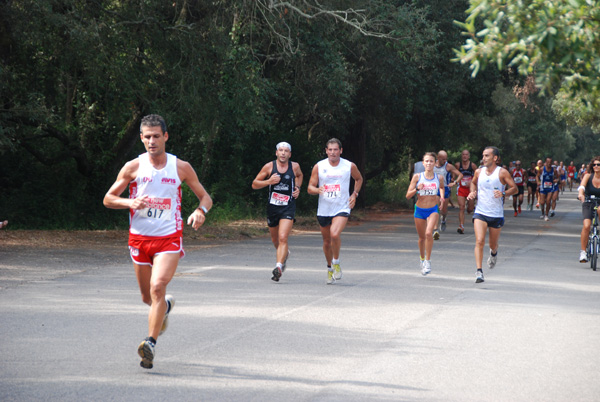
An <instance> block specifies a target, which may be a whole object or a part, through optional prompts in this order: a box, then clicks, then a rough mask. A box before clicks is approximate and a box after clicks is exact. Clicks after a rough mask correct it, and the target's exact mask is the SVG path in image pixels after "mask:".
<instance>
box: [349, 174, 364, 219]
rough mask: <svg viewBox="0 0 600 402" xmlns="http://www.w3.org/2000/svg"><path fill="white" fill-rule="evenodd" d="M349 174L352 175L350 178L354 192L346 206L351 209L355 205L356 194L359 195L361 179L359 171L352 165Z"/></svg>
mask: <svg viewBox="0 0 600 402" xmlns="http://www.w3.org/2000/svg"><path fill="white" fill-rule="evenodd" d="M350 174H351V175H352V178H353V179H354V192H353V193H352V195H351V196H350V198H349V199H348V205H349V207H350V209H352V208H354V206H355V205H356V198H357V197H358V193H360V189H361V188H362V183H363V177H362V175H361V174H360V170H358V167H357V166H356V164H354V163H353V164H352V167H351V168H350Z"/></svg>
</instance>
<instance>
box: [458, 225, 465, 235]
mask: <svg viewBox="0 0 600 402" xmlns="http://www.w3.org/2000/svg"><path fill="white" fill-rule="evenodd" d="M456 231H457V232H458V233H460V234H465V228H464V227H462V226H459V227H458V229H456Z"/></svg>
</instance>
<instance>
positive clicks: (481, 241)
mask: <svg viewBox="0 0 600 402" xmlns="http://www.w3.org/2000/svg"><path fill="white" fill-rule="evenodd" d="M499 158H500V151H499V150H498V148H496V147H487V148H485V149H484V150H483V158H482V167H481V168H479V169H477V170H476V171H475V176H473V180H472V181H471V192H470V193H469V195H468V197H467V199H468V200H473V199H475V198H477V206H476V207H475V213H474V214H473V230H474V231H475V263H476V264H477V277H476V280H475V282H476V283H481V282H483V281H484V279H483V269H482V266H483V246H484V245H485V235H486V232H487V230H488V228H489V231H490V237H489V243H488V244H489V246H490V257H489V258H488V261H487V262H488V267H489V268H490V269H491V268H494V266H495V265H496V259H497V256H498V240H499V239H500V231H501V230H502V226H504V201H503V198H504V197H507V196H510V195H513V194H516V193H517V191H518V190H517V186H516V185H515V182H514V181H513V178H512V176H511V174H510V173H509V171H508V170H506V169H503V168H502V166H498V165H497V164H496V162H497V161H498V160H499ZM506 186H508V190H505V188H506Z"/></svg>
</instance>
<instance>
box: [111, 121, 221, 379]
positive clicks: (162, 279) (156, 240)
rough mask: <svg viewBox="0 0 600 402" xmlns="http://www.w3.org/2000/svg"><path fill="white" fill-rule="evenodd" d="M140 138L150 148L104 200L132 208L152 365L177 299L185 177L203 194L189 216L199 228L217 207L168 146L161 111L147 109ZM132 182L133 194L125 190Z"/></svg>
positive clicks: (146, 358)
mask: <svg viewBox="0 0 600 402" xmlns="http://www.w3.org/2000/svg"><path fill="white" fill-rule="evenodd" d="M140 139H141V140H142V143H143V144H144V147H145V148H146V153H145V154H142V155H140V156H139V157H138V158H136V159H134V160H132V161H129V162H127V163H126V164H125V166H123V168H122V169H121V171H120V172H119V175H118V176H117V180H116V181H115V183H114V184H113V185H112V186H111V188H110V189H109V190H108V192H107V193H106V195H105V196H104V205H105V206H106V207H107V208H112V209H129V217H130V228H129V252H130V255H131V259H132V260H133V267H134V269H135V274H136V276H137V280H138V284H139V287H140V292H141V294H142V301H143V302H144V303H146V304H148V305H149V306H150V312H149V314H148V337H147V338H146V339H144V340H143V341H142V343H140V345H139V346H138V354H139V355H140V357H141V358H142V361H141V362H140V365H141V366H142V367H143V368H147V369H150V368H152V367H153V362H154V354H155V346H156V340H157V338H158V336H159V335H160V334H162V333H163V332H164V331H165V330H166V329H167V324H168V315H169V313H170V312H171V310H172V309H173V307H174V305H175V299H174V298H173V296H171V295H167V285H168V284H169V282H170V281H171V279H172V278H173V275H174V274H175V271H176V270H177V265H178V264H179V259H180V258H181V257H183V255H184V254H185V253H184V251H183V242H182V237H181V236H182V231H183V220H182V217H181V183H186V184H187V185H188V186H189V188H190V189H191V190H192V191H193V192H194V194H195V195H196V197H198V200H199V206H198V208H197V209H195V210H194V212H192V214H191V215H190V216H189V218H188V220H187V224H188V225H192V227H193V228H194V229H196V230H197V229H198V228H199V227H200V226H202V224H203V223H204V219H205V215H206V213H207V212H208V210H209V209H210V208H211V207H212V199H211V198H210V196H209V195H208V193H207V192H206V190H204V187H203V186H202V184H200V181H198V176H197V175H196V172H195V171H194V169H193V168H192V166H191V165H190V164H189V163H187V162H184V161H182V160H180V159H177V157H175V156H174V155H171V154H168V153H166V151H165V143H166V142H167V140H168V139H169V133H168V132H167V125H166V124H165V121H164V119H163V118H162V117H160V116H158V115H148V116H145V117H144V118H143V119H142V122H141V124H140ZM127 187H129V197H128V198H125V197H122V196H121V195H122V194H123V192H124V191H125V189H126V188H127Z"/></svg>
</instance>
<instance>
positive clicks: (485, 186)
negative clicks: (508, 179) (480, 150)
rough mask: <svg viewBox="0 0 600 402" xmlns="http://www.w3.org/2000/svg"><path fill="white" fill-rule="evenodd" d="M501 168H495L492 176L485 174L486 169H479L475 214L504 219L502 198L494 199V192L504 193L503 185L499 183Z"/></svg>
mask: <svg viewBox="0 0 600 402" xmlns="http://www.w3.org/2000/svg"><path fill="white" fill-rule="evenodd" d="M501 170H502V167H500V166H496V169H494V171H493V172H492V174H490V175H488V174H487V169H486V168H485V167H484V168H481V171H480V172H479V179H477V205H476V206H475V213H476V214H480V215H484V216H487V217H490V218H504V204H503V202H502V197H500V198H495V197H494V190H500V191H504V185H503V184H502V182H501V181H500V171H501Z"/></svg>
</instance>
